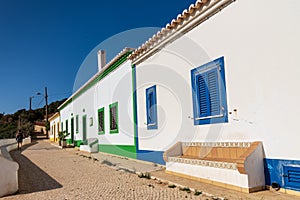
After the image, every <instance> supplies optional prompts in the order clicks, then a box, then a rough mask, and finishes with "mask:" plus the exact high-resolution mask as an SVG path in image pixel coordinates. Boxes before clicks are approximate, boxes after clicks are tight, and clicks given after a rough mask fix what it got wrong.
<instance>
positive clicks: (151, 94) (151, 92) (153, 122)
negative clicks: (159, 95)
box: [146, 85, 157, 130]
mask: <svg viewBox="0 0 300 200" xmlns="http://www.w3.org/2000/svg"><path fill="white" fill-rule="evenodd" d="M146 115H147V129H148V130H149V129H157V103H156V85H154V86H152V87H150V88H147V89H146Z"/></svg>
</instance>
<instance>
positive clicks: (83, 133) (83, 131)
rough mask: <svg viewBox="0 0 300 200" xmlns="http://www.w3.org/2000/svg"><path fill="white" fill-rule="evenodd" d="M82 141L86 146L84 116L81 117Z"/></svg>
mask: <svg viewBox="0 0 300 200" xmlns="http://www.w3.org/2000/svg"><path fill="white" fill-rule="evenodd" d="M82 140H83V144H86V115H84V116H82Z"/></svg>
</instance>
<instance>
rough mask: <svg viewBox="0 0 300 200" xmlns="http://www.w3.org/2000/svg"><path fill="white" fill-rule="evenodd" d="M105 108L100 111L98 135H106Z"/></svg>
mask: <svg viewBox="0 0 300 200" xmlns="http://www.w3.org/2000/svg"><path fill="white" fill-rule="evenodd" d="M104 117H105V114H104V107H103V108H100V109H98V134H105V121H104V119H105V118H104Z"/></svg>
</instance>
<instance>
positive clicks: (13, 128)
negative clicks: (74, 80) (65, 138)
mask: <svg viewBox="0 0 300 200" xmlns="http://www.w3.org/2000/svg"><path fill="white" fill-rule="evenodd" d="M65 100H66V99H62V100H59V101H55V102H52V103H51V104H50V105H48V113H49V115H51V114H53V113H55V112H57V107H58V106H59V105H61V104H62V103H63V102H64V101H65ZM44 116H45V106H44V107H43V108H38V109H35V110H26V109H21V110H18V111H17V112H15V113H14V114H7V115H3V114H1V113H0V139H4V138H14V137H15V135H16V132H17V130H18V126H20V129H21V130H22V131H23V132H24V133H25V134H26V135H30V134H31V133H32V132H33V130H34V122H35V121H43V120H44ZM19 124H20V125H19Z"/></svg>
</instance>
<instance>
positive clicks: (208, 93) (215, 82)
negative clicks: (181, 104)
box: [191, 57, 228, 125]
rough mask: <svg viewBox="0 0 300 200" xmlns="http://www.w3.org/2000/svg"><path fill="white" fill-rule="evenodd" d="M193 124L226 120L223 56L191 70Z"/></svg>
mask: <svg viewBox="0 0 300 200" xmlns="http://www.w3.org/2000/svg"><path fill="white" fill-rule="evenodd" d="M191 81H192V88H193V91H192V92H193V108H194V124H195V125H201V124H213V123H224V122H228V116H227V99H226V85H225V70H224V57H221V58H218V59H216V60H214V61H211V62H209V63H207V64H204V65H202V66H200V67H197V68H195V69H193V70H191Z"/></svg>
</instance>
